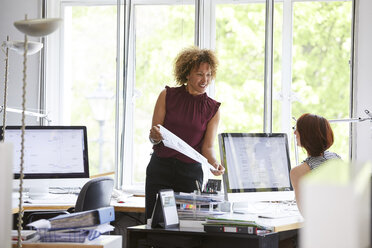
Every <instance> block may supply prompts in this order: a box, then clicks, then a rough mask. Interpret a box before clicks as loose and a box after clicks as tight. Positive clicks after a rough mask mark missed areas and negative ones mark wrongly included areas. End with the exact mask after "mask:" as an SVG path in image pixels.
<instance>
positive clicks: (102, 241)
mask: <svg viewBox="0 0 372 248" xmlns="http://www.w3.org/2000/svg"><path fill="white" fill-rule="evenodd" d="M13 247H17V244H13ZM22 247H24V248H121V247H122V237H121V236H119V235H102V236H100V237H98V238H97V239H95V240H92V241H90V242H89V243H22Z"/></svg>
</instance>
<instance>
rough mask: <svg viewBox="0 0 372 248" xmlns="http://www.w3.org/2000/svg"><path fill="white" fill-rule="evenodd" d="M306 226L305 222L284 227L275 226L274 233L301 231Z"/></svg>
mask: <svg viewBox="0 0 372 248" xmlns="http://www.w3.org/2000/svg"><path fill="white" fill-rule="evenodd" d="M303 225H304V223H303V222H296V223H292V224H288V225H283V226H275V227H274V232H284V231H290V230H295V229H300V228H302V227H303Z"/></svg>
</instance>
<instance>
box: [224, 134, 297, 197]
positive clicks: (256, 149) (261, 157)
mask: <svg viewBox="0 0 372 248" xmlns="http://www.w3.org/2000/svg"><path fill="white" fill-rule="evenodd" d="M219 145H220V155H221V162H222V164H223V166H224V167H225V170H226V171H225V173H224V175H223V181H224V190H225V197H226V200H228V201H251V200H255V199H256V200H258V201H259V200H281V198H282V197H284V198H288V197H289V198H291V199H293V197H294V196H293V188H292V185H291V181H290V177H289V172H290V169H291V165H290V158H289V149H288V140H287V135H286V134H285V133H270V134H267V133H222V134H219ZM290 191H292V192H291V193H290V194H288V196H284V195H280V194H278V193H280V192H285V193H287V192H290ZM272 193H274V194H272ZM283 200H284V199H283Z"/></svg>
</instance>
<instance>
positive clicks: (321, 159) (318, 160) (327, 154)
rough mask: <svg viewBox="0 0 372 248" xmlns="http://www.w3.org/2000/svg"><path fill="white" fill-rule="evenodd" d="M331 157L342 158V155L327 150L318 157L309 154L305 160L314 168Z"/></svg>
mask: <svg viewBox="0 0 372 248" xmlns="http://www.w3.org/2000/svg"><path fill="white" fill-rule="evenodd" d="M330 159H341V156H340V155H338V154H337V153H334V152H330V151H325V152H324V154H323V156H317V157H312V156H309V157H307V158H306V159H305V160H304V161H303V162H304V163H307V164H308V165H309V166H310V168H311V169H312V170H313V169H315V168H317V167H319V166H320V165H321V164H323V163H325V162H326V161H328V160H330Z"/></svg>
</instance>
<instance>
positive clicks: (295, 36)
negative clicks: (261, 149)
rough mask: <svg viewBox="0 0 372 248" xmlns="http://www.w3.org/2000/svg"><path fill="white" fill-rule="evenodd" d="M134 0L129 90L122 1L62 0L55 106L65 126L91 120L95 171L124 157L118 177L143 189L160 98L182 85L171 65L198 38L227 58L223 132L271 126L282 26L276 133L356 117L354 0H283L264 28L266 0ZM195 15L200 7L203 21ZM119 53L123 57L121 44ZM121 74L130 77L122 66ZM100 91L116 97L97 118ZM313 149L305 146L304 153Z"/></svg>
mask: <svg viewBox="0 0 372 248" xmlns="http://www.w3.org/2000/svg"><path fill="white" fill-rule="evenodd" d="M98 3H99V2H98ZM131 3H132V4H131V5H130V6H129V7H128V8H130V11H129V12H128V13H129V14H130V17H129V19H128V20H130V22H129V24H130V25H128V27H126V28H127V29H126V31H125V32H123V31H120V32H118V33H119V34H120V42H121V43H122V44H123V43H124V41H123V40H124V39H125V38H128V40H127V41H128V42H126V47H125V48H126V49H128V53H127V55H128V57H127V58H124V59H127V60H126V61H127V63H128V71H127V72H126V73H127V75H126V76H127V78H126V80H122V79H120V84H121V85H120V88H116V86H115V82H116V78H115V77H116V75H117V73H118V71H116V68H117V67H116V61H115V60H116V56H117V55H116V54H117V52H118V51H117V50H116V46H117V44H116V41H117V37H116V35H117V25H116V24H117V19H116V18H117V17H116V16H117V7H116V4H117V3H116V1H113V2H105V5H102V4H97V2H96V1H93V0H84V1H83V0H81V1H79V4H78V2H77V1H66V2H65V1H61V5H60V6H61V13H62V15H63V17H64V26H63V32H62V37H63V39H62V40H63V42H62V44H61V46H60V47H61V53H60V56H59V58H60V66H59V65H57V67H59V73H60V74H59V75H63V76H58V74H57V76H58V79H59V82H60V84H59V88H56V89H55V90H54V96H58V97H59V98H60V99H61V100H60V101H59V104H57V105H56V106H58V107H55V108H52V109H54V111H57V112H58V113H60V115H59V116H58V118H59V123H63V124H79V125H81V124H83V125H87V126H88V137H89V156H90V159H91V160H90V164H91V171H93V173H104V172H109V171H114V169H115V165H116V164H115V161H116V162H117V163H118V165H119V168H123V171H121V170H119V171H120V175H119V176H121V177H122V182H123V185H124V187H125V188H130V187H143V183H144V181H145V171H146V166H147V164H148V162H149V159H150V154H151V152H152V147H151V144H150V142H149V141H148V135H149V129H150V127H151V118H152V114H153V109H154V105H155V102H156V100H157V97H158V95H159V93H160V92H161V90H163V89H164V87H165V86H166V85H168V86H174V82H173V81H174V79H173V73H172V69H173V68H172V66H173V63H172V62H173V59H174V57H175V56H176V54H177V53H178V52H179V51H180V50H181V49H182V48H185V47H188V46H190V45H193V44H195V43H196V42H199V41H198V39H199V38H201V41H202V42H201V43H200V46H202V47H206V48H211V49H214V50H216V52H217V55H218V58H219V60H220V67H219V69H218V72H217V78H216V80H215V84H214V85H211V87H210V92H209V95H210V96H211V97H213V98H215V99H216V100H218V101H220V102H222V105H221V110H222V111H221V114H222V115H221V122H220V127H219V132H220V133H221V132H250V133H252V132H263V130H265V127H264V97H265V96H264V95H265V94H264V93H265V84H264V79H265V32H266V31H269V32H271V31H272V32H273V54H272V57H273V70H272V71H273V94H272V95H273V99H272V103H273V105H272V110H273V111H272V116H273V118H272V124H273V128H272V131H273V132H285V133H288V134H289V138H290V142H291V140H292V138H293V136H292V135H293V134H292V129H291V127H292V126H293V125H294V122H293V121H292V116H294V117H299V116H300V115H301V114H303V113H306V112H310V113H314V114H319V115H322V116H324V117H326V118H328V119H340V118H341V119H342V118H348V117H349V115H350V104H351V103H350V101H351V99H350V95H351V90H352V89H351V87H350V85H351V84H350V78H351V77H350V75H351V72H350V66H349V61H350V59H351V47H352V44H351V41H352V36H351V35H352V32H351V27H352V1H351V0H350V1H337V0H330V1H324V0H313V1H311V0H306V1H299V0H296V1H295V0H281V1H275V2H274V3H273V6H274V17H273V30H265V29H266V27H265V22H266V1H264V0H258V1H257V0H215V1H194V0H184V1H181V0H179V1H173V0H163V1H155V0H132V1H131ZM198 5H200V6H199V7H196V6H198ZM197 10H198V11H197ZM199 10H200V11H199ZM128 13H126V14H128ZM195 13H199V15H198V16H197V18H196V16H195ZM121 15H124V11H123V10H121ZM121 18H123V16H121ZM120 23H121V25H123V23H124V21H123V20H121V21H120ZM200 23H201V24H202V25H200ZM127 24H128V23H127ZM123 26H125V24H124V25H123ZM195 27H197V28H195ZM121 28H123V27H121ZM126 32H127V33H126ZM124 33H125V34H126V36H124V37H123V34H124ZM195 34H198V35H195ZM195 37H198V39H196V38H195ZM122 44H121V45H122ZM198 44H199V43H198ZM124 50H125V49H124ZM119 53H120V56H122V51H119ZM122 60H123V59H122V57H121V59H120V62H121V63H122ZM119 74H120V75H123V70H122V68H120V72H119ZM95 90H98V91H97V92H98V93H101V94H98V95H99V96H100V97H101V98H102V99H101V100H102V101H103V100H104V101H103V102H106V103H105V104H107V105H104V104H99V107H96V108H95V110H98V113H100V114H103V115H102V116H101V117H97V116H96V115H94V112H93V111H92V109H91V107H90V106H89V103H88V102H89V99H93V102H97V98H95V97H96V96H94V94H95V92H96V91H95ZM266 90H267V89H266ZM102 93H104V94H102ZM115 94H117V95H118V96H120V99H119V101H120V106H124V107H119V108H122V109H121V110H120V111H121V112H120V111H119V113H120V114H119V120H117V119H115V111H117V112H118V109H116V108H117V105H116V104H115V98H114V95H115ZM100 108H102V109H100ZM54 113H55V112H54ZM58 118H56V120H58ZM123 121H125V122H124V123H121V124H120V125H118V123H116V124H115V122H123ZM52 124H54V123H52ZM332 126H333V129H334V132H335V144H334V146H333V147H332V150H333V151H335V152H337V153H339V154H341V156H342V157H343V158H345V159H347V158H348V156H349V155H348V151H349V145H348V143H349V132H348V130H349V125H348V124H345V123H338V124H332ZM115 128H117V129H118V130H117V133H118V134H119V136H120V138H122V137H124V139H123V140H122V142H118V143H117V146H118V147H119V148H118V150H116V146H115V139H117V138H118V137H117V135H116V133H115ZM102 131H103V134H102ZM217 143H218V142H217V140H216V154H217V157H218V154H219V151H218V149H217V147H218V145H217ZM293 149H294V147H293V145H292V148H291V150H292V152H291V155H292V165H294V164H295V163H296V162H295V161H294V156H293V154H294V152H293ZM300 150H301V149H300ZM115 151H117V152H115ZM305 156H306V154H303V153H301V154H300V159H304V158H305ZM301 161H302V160H301ZM99 165H101V166H99ZM121 172H122V173H121Z"/></svg>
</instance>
